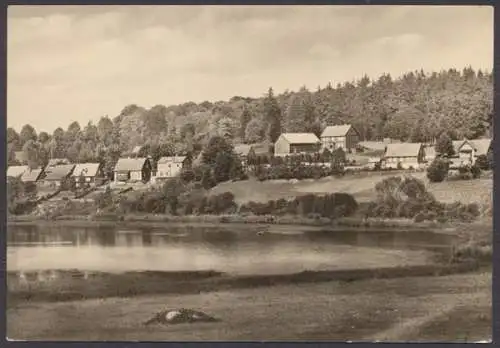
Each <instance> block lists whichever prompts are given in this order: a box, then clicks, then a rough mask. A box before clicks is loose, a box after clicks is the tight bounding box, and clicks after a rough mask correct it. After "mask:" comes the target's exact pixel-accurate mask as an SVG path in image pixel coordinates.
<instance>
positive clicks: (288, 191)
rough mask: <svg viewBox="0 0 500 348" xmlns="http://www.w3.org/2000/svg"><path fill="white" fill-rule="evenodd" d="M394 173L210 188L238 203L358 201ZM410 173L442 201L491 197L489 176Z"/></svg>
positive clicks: (239, 184) (358, 174)
mask: <svg viewBox="0 0 500 348" xmlns="http://www.w3.org/2000/svg"><path fill="white" fill-rule="evenodd" d="M392 175H400V174H394V173H390V172H385V173H376V172H371V173H370V172H367V173H366V172H365V173H356V174H351V175H346V176H344V177H342V178H334V177H326V178H322V179H319V180H301V181H292V180H290V181H288V180H269V181H263V182H260V181H257V180H255V179H251V180H247V181H237V182H227V183H223V184H220V185H218V186H217V187H215V188H213V189H212V192H213V193H214V194H218V193H222V192H226V191H230V192H232V193H233V194H234V195H235V200H236V202H237V203H245V202H248V201H256V202H259V201H260V202H266V201H268V200H270V199H279V198H288V197H294V196H296V195H298V194H304V193H327V192H346V193H350V194H352V195H354V197H355V198H356V199H357V200H358V201H359V202H366V201H370V200H372V199H373V197H374V195H375V189H374V187H375V184H376V183H377V182H379V181H381V180H383V179H384V178H386V177H389V176H392ZM410 175H412V176H414V177H416V178H418V179H421V180H423V181H424V182H425V183H426V185H427V186H428V188H429V190H430V192H432V193H433V194H434V195H435V197H436V198H437V199H438V200H439V201H442V202H454V201H457V200H458V201H461V202H463V203H470V202H482V201H484V200H488V199H491V197H492V192H493V180H492V179H491V178H490V177H485V178H481V179H478V180H463V181H444V182H441V183H429V182H428V180H427V178H426V174H425V172H415V173H411V174H410Z"/></svg>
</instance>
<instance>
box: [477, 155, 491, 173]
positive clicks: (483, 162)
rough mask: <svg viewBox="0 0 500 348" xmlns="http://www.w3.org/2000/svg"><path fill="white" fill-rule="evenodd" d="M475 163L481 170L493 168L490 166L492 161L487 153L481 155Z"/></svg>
mask: <svg viewBox="0 0 500 348" xmlns="http://www.w3.org/2000/svg"><path fill="white" fill-rule="evenodd" d="M475 165H476V166H477V167H478V168H479V169H480V170H489V169H491V166H490V161H489V160H488V156H486V155H480V156H478V157H477V159H476V163H475Z"/></svg>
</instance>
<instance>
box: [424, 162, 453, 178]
mask: <svg viewBox="0 0 500 348" xmlns="http://www.w3.org/2000/svg"><path fill="white" fill-rule="evenodd" d="M448 167H449V166H448V163H447V162H446V161H445V160H443V159H441V158H436V159H434V161H432V163H431V164H430V165H429V167H428V168H427V178H428V179H429V181H430V182H442V181H443V180H444V179H445V178H446V176H447V175H448Z"/></svg>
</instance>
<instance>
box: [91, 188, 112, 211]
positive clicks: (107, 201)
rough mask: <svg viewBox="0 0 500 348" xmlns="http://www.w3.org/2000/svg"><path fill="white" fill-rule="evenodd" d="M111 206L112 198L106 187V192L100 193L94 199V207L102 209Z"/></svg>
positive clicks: (109, 190)
mask: <svg viewBox="0 0 500 348" xmlns="http://www.w3.org/2000/svg"><path fill="white" fill-rule="evenodd" d="M111 204H113V196H112V195H111V189H110V188H109V187H106V191H104V192H103V193H100V194H99V195H97V197H96V198H95V205H96V206H97V208H99V209H104V208H106V207H109V206H110V205H111Z"/></svg>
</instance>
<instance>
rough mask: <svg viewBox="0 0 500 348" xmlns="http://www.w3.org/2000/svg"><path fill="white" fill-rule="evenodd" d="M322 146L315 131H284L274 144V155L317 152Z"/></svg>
mask: <svg viewBox="0 0 500 348" xmlns="http://www.w3.org/2000/svg"><path fill="white" fill-rule="evenodd" d="M320 148H321V141H320V140H319V138H318V137H317V136H316V135H315V134H314V133H283V134H281V135H280V136H279V138H278V140H276V143H275V144H274V155H275V156H289V155H291V154H299V153H316V152H319V150H320Z"/></svg>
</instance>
